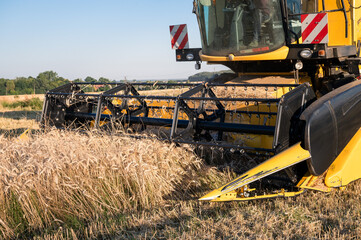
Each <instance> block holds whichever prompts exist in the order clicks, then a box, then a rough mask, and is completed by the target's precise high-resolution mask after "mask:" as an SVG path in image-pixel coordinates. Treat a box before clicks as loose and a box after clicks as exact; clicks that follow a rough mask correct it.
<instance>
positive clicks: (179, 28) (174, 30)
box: [169, 24, 189, 50]
mask: <svg viewBox="0 0 361 240" xmlns="http://www.w3.org/2000/svg"><path fill="white" fill-rule="evenodd" d="M169 29H170V37H171V42H172V49H174V50H175V49H184V48H189V42H188V30H187V24H181V25H173V26H169Z"/></svg>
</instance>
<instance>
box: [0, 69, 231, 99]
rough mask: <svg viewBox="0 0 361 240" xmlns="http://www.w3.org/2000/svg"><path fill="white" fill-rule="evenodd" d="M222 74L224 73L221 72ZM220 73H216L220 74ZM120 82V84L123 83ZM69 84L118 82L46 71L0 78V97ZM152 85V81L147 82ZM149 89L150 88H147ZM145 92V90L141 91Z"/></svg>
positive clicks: (202, 76)
mask: <svg viewBox="0 0 361 240" xmlns="http://www.w3.org/2000/svg"><path fill="white" fill-rule="evenodd" d="M222 72H224V71H222ZM222 72H218V74H219V73H222ZM214 74H216V73H209V72H201V73H197V74H195V75H193V76H190V77H189V78H188V79H187V80H184V81H190V82H192V81H207V80H209V79H211V78H212V77H213V76H214ZM123 81H126V80H123ZM123 81H121V82H123ZM133 81H135V80H133ZM70 82H91V83H96V82H98V83H110V82H119V81H115V80H113V81H111V80H109V79H107V78H104V77H101V78H99V79H95V78H93V77H90V76H88V77H86V78H85V79H84V80H83V79H80V78H78V79H74V80H72V81H71V80H69V79H66V78H63V77H60V76H59V75H58V74H57V73H56V72H54V71H46V72H42V73H39V75H38V76H37V77H35V78H34V77H17V78H15V79H5V78H0V95H22V94H44V93H46V92H47V91H49V90H51V89H54V88H56V87H59V86H61V85H64V84H66V83H70ZM147 82H151V83H153V82H154V81H147ZM165 82H168V83H177V82H182V81H181V80H168V81H165ZM149 88H150V87H149ZM104 90H107V87H106V86H100V87H97V88H93V89H86V91H104ZM143 90H147V89H143Z"/></svg>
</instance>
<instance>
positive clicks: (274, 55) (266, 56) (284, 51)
mask: <svg viewBox="0 0 361 240" xmlns="http://www.w3.org/2000/svg"><path fill="white" fill-rule="evenodd" d="M288 52H289V48H288V47H286V46H283V47H281V48H280V49H277V50H275V51H273V52H268V53H262V54H255V55H248V56H234V59H233V61H259V60H282V59H286V57H287V55H288ZM200 57H201V59H202V61H208V62H227V61H231V60H230V59H229V57H228V56H224V57H215V56H208V55H204V54H202V53H200Z"/></svg>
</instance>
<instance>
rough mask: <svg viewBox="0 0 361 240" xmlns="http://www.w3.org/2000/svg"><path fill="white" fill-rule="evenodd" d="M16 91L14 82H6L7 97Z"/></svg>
mask: <svg viewBox="0 0 361 240" xmlns="http://www.w3.org/2000/svg"><path fill="white" fill-rule="evenodd" d="M14 91H15V83H14V80H8V81H6V93H5V94H6V95H8V94H13V93H14Z"/></svg>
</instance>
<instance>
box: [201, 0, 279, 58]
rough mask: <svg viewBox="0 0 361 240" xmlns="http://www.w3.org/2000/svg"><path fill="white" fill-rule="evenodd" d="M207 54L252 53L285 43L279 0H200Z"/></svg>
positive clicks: (275, 47) (202, 30)
mask: <svg viewBox="0 0 361 240" xmlns="http://www.w3.org/2000/svg"><path fill="white" fill-rule="evenodd" d="M196 3H197V5H196V14H197V17H198V22H199V27H200V32H201V37H202V45H203V48H202V51H203V54H205V55H212V56H225V55H228V54H231V53H232V54H234V55H236V56H237V55H238V56H240V55H251V54H259V53H260V52H269V51H272V50H275V49H277V48H280V47H281V46H283V45H284V44H285V34H284V30H283V26H282V21H281V7H280V3H279V0H197V1H196Z"/></svg>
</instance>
